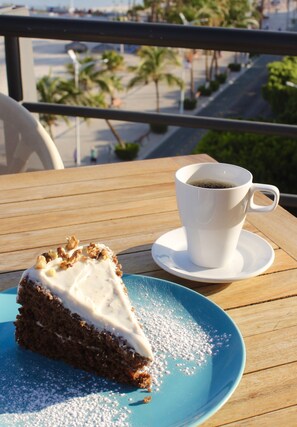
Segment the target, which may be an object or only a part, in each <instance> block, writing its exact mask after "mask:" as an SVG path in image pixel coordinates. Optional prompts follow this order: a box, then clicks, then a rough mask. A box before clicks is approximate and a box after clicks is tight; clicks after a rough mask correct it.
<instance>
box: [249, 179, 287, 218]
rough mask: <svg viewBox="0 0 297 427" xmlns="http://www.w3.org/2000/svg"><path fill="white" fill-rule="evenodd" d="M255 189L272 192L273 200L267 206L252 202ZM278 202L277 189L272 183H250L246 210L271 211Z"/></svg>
mask: <svg viewBox="0 0 297 427" xmlns="http://www.w3.org/2000/svg"><path fill="white" fill-rule="evenodd" d="M257 191H263V192H264V193H270V194H272V195H273V196H274V197H273V201H272V203H271V204H270V205H268V206H260V205H257V204H256V203H254V194H255V193H256V192H257ZM278 202H279V189H278V188H277V187H275V186H274V185H268V184H252V185H251V188H250V198H249V204H248V208H247V212H272V211H273V210H274V209H275V208H276V207H277V205H278Z"/></svg>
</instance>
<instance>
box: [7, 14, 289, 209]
mask: <svg viewBox="0 0 297 427" xmlns="http://www.w3.org/2000/svg"><path fill="white" fill-rule="evenodd" d="M0 36H4V39H5V53H6V67H7V80H8V90H9V95H10V96H11V97H13V98H14V99H16V100H18V101H22V102H23V105H24V106H25V107H26V108H27V109H28V110H29V111H31V112H34V113H49V114H51V113H52V114H57V115H59V114H61V115H67V116H74V117H75V116H80V117H90V118H100V119H112V120H121V121H128V122H142V123H151V124H159V123H160V124H167V125H174V126H181V127H191V128H204V129H217V130H229V131H240V132H254V133H263V134H270V135H279V136H289V137H297V126H292V125H286V124H277V123H263V122H257V121H246V120H233V119H221V118H211V117H202V116H199V115H198V116H195V115H176V114H175V115H172V114H171V115H170V114H164V113H159V114H156V113H148V112H138V111H127V110H126V111H122V110H110V109H102V108H89V107H81V106H69V105H55V104H45V103H33V102H26V99H23V90H22V78H21V71H20V70H21V67H20V65H21V64H20V49H19V38H20V37H24V38H39V39H56V40H65V41H67V40H73V41H84V42H97V43H98V42H103V43H116V44H119V43H121V44H133V45H151V46H166V47H178V48H193V49H211V50H221V51H232V52H236V51H237V52H249V53H254V54H273V55H291V56H297V33H294V32H286V31H282V32H279V31H277V32H276V31H275V32H274V31H260V30H246V29H229V28H228V29H227V28H208V27H196V26H185V25H171V24H170V25H169V24H155V23H154V24H148V23H131V22H110V21H98V20H90V19H89V20H87V19H79V20H78V19H68V18H67V19H63V18H52V17H51V18H43V17H42V18H41V17H24V16H13V15H2V16H0ZM287 197H288V195H286V198H287ZM293 201H294V204H295V202H296V197H295V199H294V200H293Z"/></svg>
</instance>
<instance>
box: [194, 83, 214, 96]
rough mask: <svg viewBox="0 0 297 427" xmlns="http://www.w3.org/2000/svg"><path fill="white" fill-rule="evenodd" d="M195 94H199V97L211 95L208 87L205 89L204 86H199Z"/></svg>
mask: <svg viewBox="0 0 297 427" xmlns="http://www.w3.org/2000/svg"><path fill="white" fill-rule="evenodd" d="M197 92H199V93H200V95H201V96H210V95H211V94H212V90H211V88H210V86H208V87H206V86H205V85H202V86H199V87H198V89H197Z"/></svg>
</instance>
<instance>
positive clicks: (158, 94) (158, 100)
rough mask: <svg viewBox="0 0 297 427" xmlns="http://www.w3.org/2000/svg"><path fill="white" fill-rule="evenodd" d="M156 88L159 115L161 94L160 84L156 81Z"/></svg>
mask: <svg viewBox="0 0 297 427" xmlns="http://www.w3.org/2000/svg"><path fill="white" fill-rule="evenodd" d="M155 88H156V101H157V109H156V111H157V113H160V93H159V85H158V82H157V81H155Z"/></svg>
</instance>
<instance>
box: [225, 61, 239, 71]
mask: <svg viewBox="0 0 297 427" xmlns="http://www.w3.org/2000/svg"><path fill="white" fill-rule="evenodd" d="M228 68H229V70H230V71H234V72H238V71H240V70H241V64H239V63H238V62H231V63H230V64H229V65H228Z"/></svg>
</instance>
